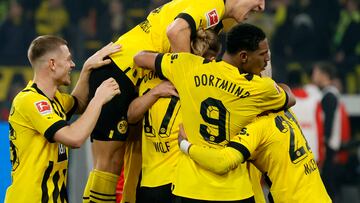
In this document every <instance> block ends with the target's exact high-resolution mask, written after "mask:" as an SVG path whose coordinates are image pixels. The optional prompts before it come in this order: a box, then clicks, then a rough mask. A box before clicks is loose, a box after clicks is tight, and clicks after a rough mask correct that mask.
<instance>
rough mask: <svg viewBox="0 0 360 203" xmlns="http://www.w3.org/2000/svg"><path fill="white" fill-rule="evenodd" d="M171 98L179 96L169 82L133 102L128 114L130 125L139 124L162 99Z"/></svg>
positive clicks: (162, 83) (161, 84)
mask: <svg viewBox="0 0 360 203" xmlns="http://www.w3.org/2000/svg"><path fill="white" fill-rule="evenodd" d="M170 96H177V97H178V96H179V95H178V94H177V92H176V89H175V87H174V85H173V84H171V82H169V81H163V82H161V83H160V84H158V85H157V86H156V87H155V88H153V89H151V90H150V91H149V92H147V93H146V94H144V95H142V96H140V97H138V98H136V99H135V100H134V101H132V102H131V104H130V106H129V109H128V113H127V116H128V122H129V123H130V124H134V123H137V122H138V121H140V120H141V119H142V118H143V116H144V114H145V112H146V111H148V110H149V109H150V107H151V106H152V105H153V104H154V103H155V102H156V101H157V100H158V99H159V98H160V97H170Z"/></svg>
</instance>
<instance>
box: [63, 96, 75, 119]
mask: <svg viewBox="0 0 360 203" xmlns="http://www.w3.org/2000/svg"><path fill="white" fill-rule="evenodd" d="M59 100H60V101H59V102H60V103H61V105H62V106H63V108H64V110H65V112H66V119H67V120H70V118H71V116H72V115H74V114H75V112H76V109H77V108H78V101H77V99H76V97H74V96H72V95H70V94H66V93H60V94H59Z"/></svg>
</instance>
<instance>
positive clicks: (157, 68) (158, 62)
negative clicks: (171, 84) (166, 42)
mask: <svg viewBox="0 0 360 203" xmlns="http://www.w3.org/2000/svg"><path fill="white" fill-rule="evenodd" d="M163 57H164V54H158V55H157V56H156V59H155V72H156V74H158V76H159V78H160V79H161V80H164V79H166V78H165V76H164V74H163V73H162V70H161V61H162V59H163Z"/></svg>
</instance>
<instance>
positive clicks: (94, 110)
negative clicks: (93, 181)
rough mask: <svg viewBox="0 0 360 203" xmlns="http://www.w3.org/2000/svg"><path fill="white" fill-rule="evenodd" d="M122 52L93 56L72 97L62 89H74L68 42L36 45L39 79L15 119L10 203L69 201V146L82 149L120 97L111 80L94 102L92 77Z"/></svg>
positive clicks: (46, 39)
mask: <svg viewBox="0 0 360 203" xmlns="http://www.w3.org/2000/svg"><path fill="white" fill-rule="evenodd" d="M119 48H120V47H119V46H118V45H114V44H109V45H107V46H105V47H104V48H103V49H101V50H100V51H98V52H97V53H95V54H94V55H93V56H91V57H90V58H89V59H88V60H87V61H86V62H85V64H84V66H83V69H82V71H81V74H80V78H79V80H78V82H77V85H76V87H75V89H74V91H73V92H72V95H69V94H65V93H61V92H60V91H59V90H58V88H59V86H61V85H70V82H71V81H70V73H71V70H72V69H73V68H74V67H75V64H74V62H73V61H72V57H71V54H70V52H69V49H68V47H67V42H66V41H65V40H63V39H61V38H58V37H55V36H40V37H37V38H36V39H34V40H33V41H32V43H31V44H30V47H29V49H28V58H29V61H30V63H31V65H32V67H33V70H34V79H33V81H30V82H29V83H28V85H27V86H26V87H25V88H24V89H23V90H22V91H21V92H20V93H18V95H16V97H15V98H14V100H13V103H12V107H11V113H10V116H9V125H10V135H9V137H10V154H11V163H12V173H11V175H12V183H11V185H10V186H9V188H8V189H7V192H6V197H5V202H9V203H12V202H68V199H67V190H66V182H67V181H66V179H67V170H68V149H67V146H69V147H74V148H77V147H80V146H81V144H82V143H83V142H84V141H85V140H86V138H88V137H89V135H90V133H91V131H92V130H93V128H94V126H95V123H96V120H97V118H98V117H99V115H100V111H101V107H102V106H103V105H104V104H105V103H106V102H107V101H109V100H110V99H111V98H113V97H114V96H115V95H116V94H119V93H120V91H119V86H118V84H117V83H116V81H115V80H114V79H113V78H109V79H108V80H106V81H104V82H103V83H102V84H101V85H100V86H99V87H98V89H97V91H96V93H95V96H94V98H93V99H92V100H91V101H90V102H89V103H88V101H87V92H88V78H89V74H90V72H91V71H92V69H94V68H97V67H100V66H103V65H104V64H107V63H109V62H110V61H109V60H103V58H104V57H105V56H107V55H109V54H112V53H115V52H116V51H119ZM86 107H87V108H86ZM82 112H83V115H82V116H81V117H80V118H79V119H77V120H76V121H75V122H73V123H72V124H69V123H68V122H67V121H68V120H69V119H70V118H71V116H72V115H73V114H74V113H82Z"/></svg>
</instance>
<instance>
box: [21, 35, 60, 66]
mask: <svg viewBox="0 0 360 203" xmlns="http://www.w3.org/2000/svg"><path fill="white" fill-rule="evenodd" d="M61 45H67V41H66V40H64V39H62V38H60V37H57V36H52V35H42V36H39V37H37V38H35V39H34V40H33V41H32V42H31V44H30V46H29V49H28V59H29V61H30V63H31V64H33V62H34V61H36V60H37V59H39V58H40V57H42V56H44V55H45V54H46V53H48V52H51V51H55V50H57V49H59V47H60V46H61Z"/></svg>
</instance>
